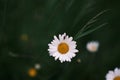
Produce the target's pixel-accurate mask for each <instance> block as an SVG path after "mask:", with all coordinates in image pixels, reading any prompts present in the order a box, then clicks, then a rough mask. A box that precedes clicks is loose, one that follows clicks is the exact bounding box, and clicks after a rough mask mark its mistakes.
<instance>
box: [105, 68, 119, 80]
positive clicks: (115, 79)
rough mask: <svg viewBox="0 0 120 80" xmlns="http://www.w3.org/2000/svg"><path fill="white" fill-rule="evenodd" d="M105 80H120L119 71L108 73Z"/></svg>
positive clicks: (116, 69)
mask: <svg viewBox="0 0 120 80" xmlns="http://www.w3.org/2000/svg"><path fill="white" fill-rule="evenodd" d="M106 80H120V69H119V68H115V69H114V71H109V72H108V73H107V74H106Z"/></svg>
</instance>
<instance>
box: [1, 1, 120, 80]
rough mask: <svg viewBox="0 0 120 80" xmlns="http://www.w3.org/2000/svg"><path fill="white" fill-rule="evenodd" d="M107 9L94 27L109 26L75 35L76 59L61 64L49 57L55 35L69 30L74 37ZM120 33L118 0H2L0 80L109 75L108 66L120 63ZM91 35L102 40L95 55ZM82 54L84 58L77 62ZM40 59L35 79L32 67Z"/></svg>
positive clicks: (100, 79) (101, 78)
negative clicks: (90, 46) (88, 47)
mask: <svg viewBox="0 0 120 80" xmlns="http://www.w3.org/2000/svg"><path fill="white" fill-rule="evenodd" d="M104 10H108V11H106V12H105V13H103V14H102V15H100V16H99V17H98V18H97V20H96V21H95V22H93V23H92V25H91V26H90V28H89V30H91V29H95V28H98V27H99V25H102V24H104V23H107V25H104V26H102V27H101V28H99V29H98V30H96V31H94V32H92V33H91V34H88V35H86V36H84V35H85V34H86V33H89V31H88V32H86V33H84V34H82V35H79V34H78V35H77V36H76V38H77V49H79V51H80V52H79V53H77V56H76V57H75V58H73V59H72V62H71V63H69V62H65V63H62V64H61V63H60V61H58V60H57V61H55V60H54V58H53V57H50V56H49V53H48V51H47V49H48V43H50V42H51V40H52V39H53V36H54V35H58V34H63V33H64V32H66V33H67V34H68V35H70V36H73V37H74V36H75V35H76V34H77V33H78V32H79V31H80V30H81V29H82V28H83V26H84V25H86V23H87V22H88V21H89V20H90V19H92V18H93V17H94V16H95V15H97V14H98V13H100V12H101V11H104ZM119 34H120V1H119V0H0V80H105V75H106V73H107V72H108V70H110V69H112V70H113V69H114V68H115V67H120V60H119V58H120V36H119ZM22 35H27V40H24V39H23V40H22V39H21V36H22ZM80 36H83V37H80ZM91 40H97V41H99V43H100V48H99V51H98V52H96V53H95V54H92V53H89V52H88V51H87V50H86V43H87V42H88V41H91ZM11 53H12V54H11ZM79 58H80V59H81V63H78V62H76V60H77V59H79ZM36 63H40V64H41V69H40V70H38V74H37V76H36V77H35V78H31V77H29V76H28V74H27V71H28V69H29V68H31V67H34V65H35V64H36Z"/></svg>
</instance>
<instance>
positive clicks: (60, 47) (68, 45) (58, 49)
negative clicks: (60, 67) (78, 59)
mask: <svg viewBox="0 0 120 80" xmlns="http://www.w3.org/2000/svg"><path fill="white" fill-rule="evenodd" d="M48 46H49V49H48V51H49V54H50V56H53V57H55V60H57V59H59V60H60V61H61V63H62V62H65V61H68V62H71V59H72V58H73V57H75V56H76V54H75V53H76V52H78V50H77V49H76V46H77V45H76V41H73V37H69V36H68V35H66V33H64V34H62V35H61V34H60V35H59V38H57V37H56V36H54V40H53V41H52V42H51V43H50V44H48Z"/></svg>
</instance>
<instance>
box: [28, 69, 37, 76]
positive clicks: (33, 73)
mask: <svg viewBox="0 0 120 80" xmlns="http://www.w3.org/2000/svg"><path fill="white" fill-rule="evenodd" d="M28 74H29V76H30V77H35V76H36V75H37V71H36V69H34V68H31V69H29V70H28Z"/></svg>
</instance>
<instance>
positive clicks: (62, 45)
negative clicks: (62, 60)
mask: <svg viewBox="0 0 120 80" xmlns="http://www.w3.org/2000/svg"><path fill="white" fill-rule="evenodd" d="M68 50H69V46H68V45H67V44H66V43H60V44H59V45H58V51H59V52H60V53H61V54H66V53H67V52H68Z"/></svg>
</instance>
